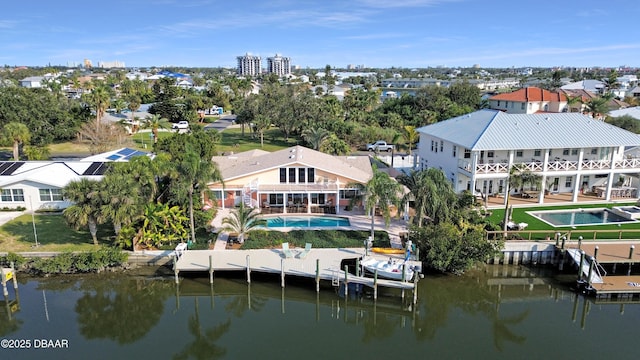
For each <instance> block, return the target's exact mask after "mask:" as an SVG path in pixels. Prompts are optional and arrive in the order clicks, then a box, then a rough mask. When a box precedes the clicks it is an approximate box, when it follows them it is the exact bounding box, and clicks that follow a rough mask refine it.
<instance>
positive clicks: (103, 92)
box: [85, 85, 111, 131]
mask: <svg viewBox="0 0 640 360" xmlns="http://www.w3.org/2000/svg"><path fill="white" fill-rule="evenodd" d="M85 100H86V102H87V103H88V104H89V105H90V106H91V108H92V109H93V110H94V111H95V112H96V131H97V130H99V128H100V119H102V117H103V116H104V113H105V111H106V110H107V108H108V107H109V103H110V101H111V95H110V93H109V89H108V88H107V87H106V86H104V85H98V86H96V87H95V88H94V89H93V90H92V91H91V93H89V94H87V96H85Z"/></svg>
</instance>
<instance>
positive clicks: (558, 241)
mask: <svg viewBox="0 0 640 360" xmlns="http://www.w3.org/2000/svg"><path fill="white" fill-rule="evenodd" d="M553 235H554V236H553V237H554V238H555V239H554V240H555V241H556V247H558V245H560V233H555V234H553Z"/></svg>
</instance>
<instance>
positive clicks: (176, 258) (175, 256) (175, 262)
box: [173, 255, 180, 284]
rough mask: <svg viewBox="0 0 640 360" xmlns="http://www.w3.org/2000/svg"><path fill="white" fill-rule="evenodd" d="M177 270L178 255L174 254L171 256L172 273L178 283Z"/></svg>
mask: <svg viewBox="0 0 640 360" xmlns="http://www.w3.org/2000/svg"><path fill="white" fill-rule="evenodd" d="M179 272H180V270H178V255H174V257H173V274H174V276H175V281H176V284H179V283H180V280H179V279H178V273H179Z"/></svg>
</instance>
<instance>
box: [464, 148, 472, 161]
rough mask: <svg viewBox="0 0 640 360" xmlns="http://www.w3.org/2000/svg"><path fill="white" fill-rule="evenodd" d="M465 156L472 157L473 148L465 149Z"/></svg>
mask: <svg viewBox="0 0 640 360" xmlns="http://www.w3.org/2000/svg"><path fill="white" fill-rule="evenodd" d="M464 158H465V159H471V150H469V149H464Z"/></svg>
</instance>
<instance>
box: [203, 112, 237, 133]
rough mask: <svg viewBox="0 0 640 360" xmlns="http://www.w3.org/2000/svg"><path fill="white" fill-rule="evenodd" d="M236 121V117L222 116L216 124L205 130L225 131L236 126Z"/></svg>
mask: <svg viewBox="0 0 640 360" xmlns="http://www.w3.org/2000/svg"><path fill="white" fill-rule="evenodd" d="M235 121H236V115H224V116H221V117H220V118H219V119H218V120H216V121H215V122H213V123H211V124H208V125H207V126H205V127H204V129H205V130H218V131H223V130H224V129H226V128H228V127H229V126H231V125H232V124H234V123H235Z"/></svg>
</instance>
